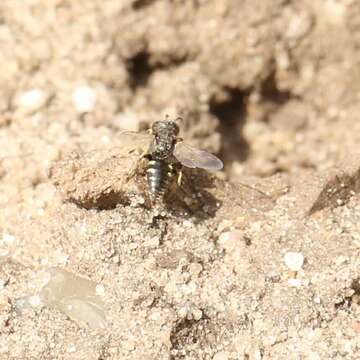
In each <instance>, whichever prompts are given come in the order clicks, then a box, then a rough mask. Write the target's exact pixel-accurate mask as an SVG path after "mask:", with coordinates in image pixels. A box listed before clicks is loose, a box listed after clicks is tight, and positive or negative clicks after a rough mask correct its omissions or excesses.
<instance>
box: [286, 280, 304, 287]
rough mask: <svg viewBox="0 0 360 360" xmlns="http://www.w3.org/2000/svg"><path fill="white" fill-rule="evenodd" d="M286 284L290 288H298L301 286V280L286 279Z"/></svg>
mask: <svg viewBox="0 0 360 360" xmlns="http://www.w3.org/2000/svg"><path fill="white" fill-rule="evenodd" d="M288 284H289V285H290V286H292V287H297V288H298V287H300V286H301V280H300V279H293V278H290V279H288Z"/></svg>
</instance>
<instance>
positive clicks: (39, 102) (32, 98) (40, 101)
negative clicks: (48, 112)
mask: <svg viewBox="0 0 360 360" xmlns="http://www.w3.org/2000/svg"><path fill="white" fill-rule="evenodd" d="M48 100H49V94H48V93H46V92H45V91H43V90H41V89H32V90H29V91H26V92H24V93H22V94H21V95H20V96H19V98H18V100H17V105H18V107H19V108H20V109H21V110H23V111H25V112H26V113H31V112H35V111H37V110H39V109H40V108H42V107H44V106H45V105H46V103H47V101H48Z"/></svg>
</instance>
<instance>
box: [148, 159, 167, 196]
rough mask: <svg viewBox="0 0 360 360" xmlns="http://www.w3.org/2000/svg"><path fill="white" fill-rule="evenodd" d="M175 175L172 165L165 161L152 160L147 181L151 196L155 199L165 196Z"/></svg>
mask: <svg viewBox="0 0 360 360" xmlns="http://www.w3.org/2000/svg"><path fill="white" fill-rule="evenodd" d="M172 175H173V169H172V166H171V165H170V164H168V163H167V162H165V161H163V160H150V161H149V165H148V169H147V181H148V185H149V191H150V194H151V195H152V196H154V197H157V196H160V195H162V194H164V192H165V191H166V190H167V186H168V184H169V181H170V179H171V177H172Z"/></svg>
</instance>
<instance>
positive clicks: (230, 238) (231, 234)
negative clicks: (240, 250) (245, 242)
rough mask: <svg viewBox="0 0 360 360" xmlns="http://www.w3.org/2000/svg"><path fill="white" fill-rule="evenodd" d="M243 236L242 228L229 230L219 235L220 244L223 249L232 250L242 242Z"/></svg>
mask: <svg viewBox="0 0 360 360" xmlns="http://www.w3.org/2000/svg"><path fill="white" fill-rule="evenodd" d="M242 238H243V233H242V231H240V230H232V231H227V232H224V233H222V234H221V235H220V236H219V245H220V246H221V247H222V248H223V249H225V250H227V251H229V252H231V251H232V250H234V249H235V248H236V247H238V246H239V245H240V244H241V240H242Z"/></svg>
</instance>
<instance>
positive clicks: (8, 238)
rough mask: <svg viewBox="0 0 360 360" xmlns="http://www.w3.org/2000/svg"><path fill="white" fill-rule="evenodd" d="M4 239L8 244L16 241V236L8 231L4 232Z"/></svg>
mask: <svg viewBox="0 0 360 360" xmlns="http://www.w3.org/2000/svg"><path fill="white" fill-rule="evenodd" d="M2 241H3V242H4V243H5V244H6V245H11V244H12V243H13V242H14V241H15V236H14V235H11V234H8V233H4V234H3V236H2Z"/></svg>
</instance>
